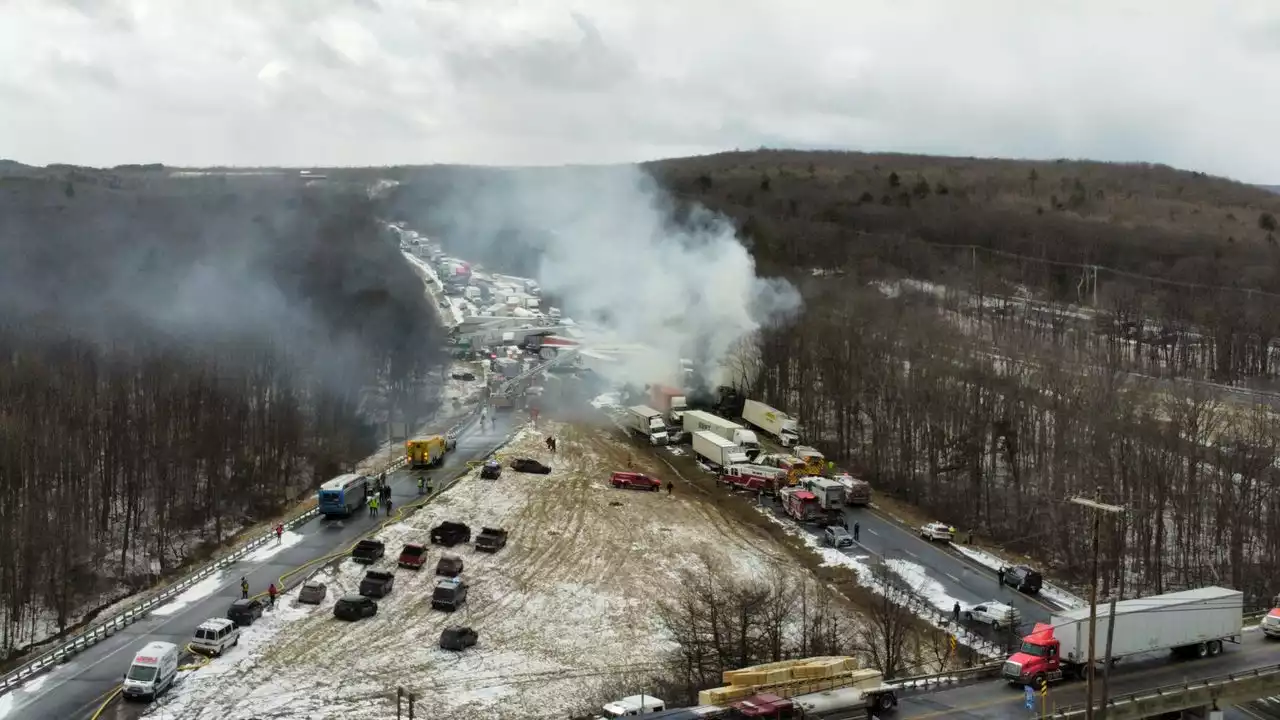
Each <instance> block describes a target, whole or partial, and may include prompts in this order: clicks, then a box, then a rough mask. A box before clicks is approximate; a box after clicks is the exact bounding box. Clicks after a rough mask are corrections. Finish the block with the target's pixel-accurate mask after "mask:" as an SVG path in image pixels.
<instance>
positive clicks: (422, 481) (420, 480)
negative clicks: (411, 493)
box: [418, 475, 427, 495]
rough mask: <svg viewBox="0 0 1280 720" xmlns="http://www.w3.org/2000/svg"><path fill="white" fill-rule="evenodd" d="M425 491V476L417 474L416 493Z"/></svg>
mask: <svg viewBox="0 0 1280 720" xmlns="http://www.w3.org/2000/svg"><path fill="white" fill-rule="evenodd" d="M426 491H427V476H426V475H419V476H418V494H419V495H421V494H422V493H424V492H426Z"/></svg>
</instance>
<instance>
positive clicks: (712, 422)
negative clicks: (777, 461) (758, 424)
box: [683, 410, 760, 462]
mask: <svg viewBox="0 0 1280 720" xmlns="http://www.w3.org/2000/svg"><path fill="white" fill-rule="evenodd" d="M683 421H684V431H685V433H686V434H689V435H692V434H694V433H697V432H699V431H702V430H706V431H709V432H713V433H715V434H716V435H719V436H720V437H722V438H724V439H725V440H728V441H729V442H731V443H733V444H734V445H737V446H739V447H741V448H743V449H745V450H751V451H755V450H759V449H760V440H759V439H758V438H757V437H756V434H755V433H753V432H751V431H750V430H748V429H746V428H744V427H742V426H741V425H739V424H738V423H736V422H734V421H732V420H725V419H724V418H722V417H720V416H719V415H712V414H711V413H709V412H706V411H704V410H686V411H685V412H684V417H683ZM740 462H745V460H744V461H740Z"/></svg>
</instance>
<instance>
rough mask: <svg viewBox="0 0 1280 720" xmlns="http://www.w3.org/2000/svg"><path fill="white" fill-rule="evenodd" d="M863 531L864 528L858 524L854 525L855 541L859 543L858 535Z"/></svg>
mask: <svg viewBox="0 0 1280 720" xmlns="http://www.w3.org/2000/svg"><path fill="white" fill-rule="evenodd" d="M861 530H862V526H861V525H859V524H858V523H854V524H853V541H854V542H858V533H859V532H860V531H861Z"/></svg>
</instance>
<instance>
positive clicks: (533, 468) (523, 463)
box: [510, 458, 551, 475]
mask: <svg viewBox="0 0 1280 720" xmlns="http://www.w3.org/2000/svg"><path fill="white" fill-rule="evenodd" d="M510 467H511V469H512V470H515V471H516V472H522V473H533V474H534V475H546V474H548V473H550V472H551V466H550V465H544V464H542V463H540V462H538V461H537V460H534V459H533V458H516V459H515V460H512V461H511V465H510Z"/></svg>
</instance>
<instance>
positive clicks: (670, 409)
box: [649, 385, 689, 427]
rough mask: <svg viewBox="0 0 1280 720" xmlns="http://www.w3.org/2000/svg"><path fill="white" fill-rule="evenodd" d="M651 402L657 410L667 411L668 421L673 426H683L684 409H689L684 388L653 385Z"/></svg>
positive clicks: (650, 388) (650, 391)
mask: <svg viewBox="0 0 1280 720" xmlns="http://www.w3.org/2000/svg"><path fill="white" fill-rule="evenodd" d="M649 403H650V404H651V405H652V406H653V407H654V408H656V409H657V410H659V411H661V412H664V413H666V414H667V415H666V417H667V421H668V422H669V423H671V425H672V426H674V427H683V425H684V411H685V410H688V409H689V404H688V402H687V401H686V400H685V396H684V391H683V390H678V389H676V388H673V387H671V386H669V385H651V386H650V387H649Z"/></svg>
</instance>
